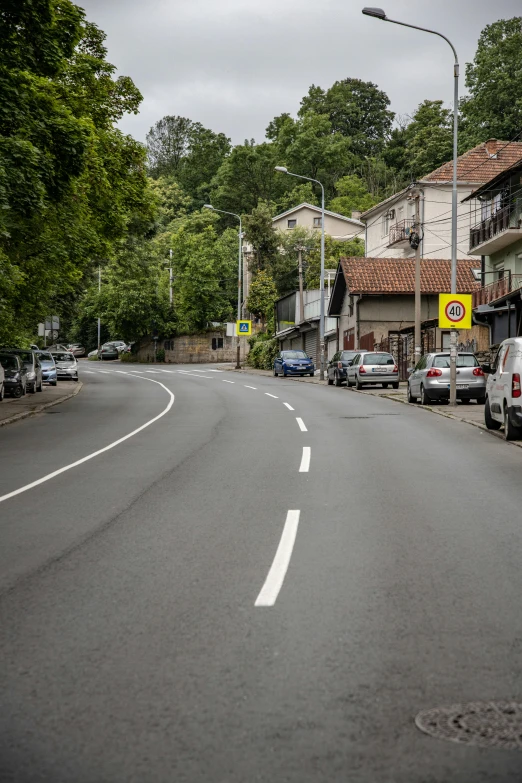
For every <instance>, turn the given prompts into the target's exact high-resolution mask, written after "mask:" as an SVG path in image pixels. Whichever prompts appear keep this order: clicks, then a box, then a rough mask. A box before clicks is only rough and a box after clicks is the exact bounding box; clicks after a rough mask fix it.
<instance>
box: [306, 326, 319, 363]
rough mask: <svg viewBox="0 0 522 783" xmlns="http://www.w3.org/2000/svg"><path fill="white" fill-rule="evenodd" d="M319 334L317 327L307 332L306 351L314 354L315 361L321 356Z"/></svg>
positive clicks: (310, 354)
mask: <svg viewBox="0 0 522 783" xmlns="http://www.w3.org/2000/svg"><path fill="white" fill-rule="evenodd" d="M317 335H318V331H317V329H312V330H311V331H310V332H306V334H305V351H306V353H307V354H308V356H313V359H314V361H315V362H316V361H317V360H318V358H319V356H318V350H317Z"/></svg>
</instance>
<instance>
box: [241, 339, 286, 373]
mask: <svg viewBox="0 0 522 783" xmlns="http://www.w3.org/2000/svg"><path fill="white" fill-rule="evenodd" d="M278 352H279V341H278V340H276V338H275V337H269V336H268V335H267V334H259V335H256V337H255V338H253V339H252V340H250V353H249V354H248V356H247V360H246V363H247V364H248V366H249V367H255V368H256V369H258V370H271V369H272V366H273V363H274V359H275V357H276V355H277V353H278Z"/></svg>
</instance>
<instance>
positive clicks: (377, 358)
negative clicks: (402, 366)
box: [364, 353, 395, 367]
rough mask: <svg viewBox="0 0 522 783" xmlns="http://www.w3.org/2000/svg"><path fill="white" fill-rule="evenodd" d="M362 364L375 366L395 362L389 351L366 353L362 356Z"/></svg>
mask: <svg viewBox="0 0 522 783" xmlns="http://www.w3.org/2000/svg"><path fill="white" fill-rule="evenodd" d="M364 364H367V365H369V366H370V367H377V366H379V365H382V364H395V359H394V358H393V356H392V355H391V353H367V354H365V356H364Z"/></svg>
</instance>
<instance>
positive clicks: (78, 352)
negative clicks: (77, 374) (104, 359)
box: [67, 343, 85, 359]
mask: <svg viewBox="0 0 522 783" xmlns="http://www.w3.org/2000/svg"><path fill="white" fill-rule="evenodd" d="M67 350H68V351H69V352H70V353H72V355H73V356H76V358H77V359H78V358H80V357H81V356H85V348H84V346H83V345H80V344H79V343H71V345H69V346H67Z"/></svg>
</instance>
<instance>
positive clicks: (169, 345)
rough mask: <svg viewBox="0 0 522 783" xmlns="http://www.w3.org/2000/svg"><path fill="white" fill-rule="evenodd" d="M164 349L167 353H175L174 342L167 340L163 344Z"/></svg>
mask: <svg viewBox="0 0 522 783" xmlns="http://www.w3.org/2000/svg"><path fill="white" fill-rule="evenodd" d="M163 348H164V349H165V351H173V350H174V340H165V342H164V343H163Z"/></svg>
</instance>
